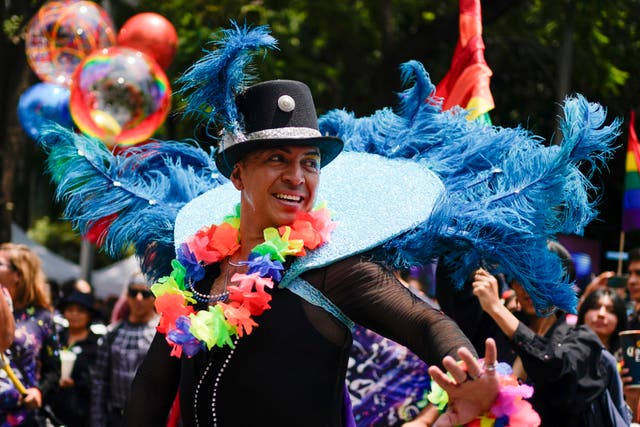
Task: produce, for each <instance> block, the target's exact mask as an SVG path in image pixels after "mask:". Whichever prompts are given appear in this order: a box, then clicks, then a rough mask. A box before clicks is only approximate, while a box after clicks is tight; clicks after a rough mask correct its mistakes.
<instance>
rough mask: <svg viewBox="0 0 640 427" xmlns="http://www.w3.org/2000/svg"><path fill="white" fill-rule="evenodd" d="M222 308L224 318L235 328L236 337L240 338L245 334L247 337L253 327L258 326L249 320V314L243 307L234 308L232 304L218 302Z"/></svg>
mask: <svg viewBox="0 0 640 427" xmlns="http://www.w3.org/2000/svg"><path fill="white" fill-rule="evenodd" d="M218 305H220V307H222V311H223V313H224V317H225V318H226V319H227V321H228V322H229V323H231V324H232V325H233V326H235V327H236V330H237V332H238V336H239V337H242V336H243V335H244V334H245V333H246V334H247V335H249V334H250V333H251V331H253V328H254V326H258V324H257V323H256V322H254V321H253V319H252V318H251V312H250V311H249V310H248V309H247V308H246V307H244V306H240V307H234V305H232V304H225V303H223V302H219V303H218Z"/></svg>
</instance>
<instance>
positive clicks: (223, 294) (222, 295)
mask: <svg viewBox="0 0 640 427" xmlns="http://www.w3.org/2000/svg"><path fill="white" fill-rule="evenodd" d="M186 286H187V289H189V292H191V293H192V294H193V297H194V298H195V299H196V300H198V301H200V302H214V301H222V300H224V299H226V298H227V297H228V296H229V291H227V290H225V291H223V292H220V293H219V294H214V295H207V294H203V293H201V292H198V291H196V289H195V288H194V287H193V285H192V284H191V280H189V281H188V282H187V284H186Z"/></svg>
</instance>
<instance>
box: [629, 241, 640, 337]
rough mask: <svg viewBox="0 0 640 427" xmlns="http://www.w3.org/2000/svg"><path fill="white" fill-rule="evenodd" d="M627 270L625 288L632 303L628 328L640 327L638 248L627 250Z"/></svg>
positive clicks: (639, 261) (639, 264)
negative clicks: (627, 275)
mask: <svg viewBox="0 0 640 427" xmlns="http://www.w3.org/2000/svg"><path fill="white" fill-rule="evenodd" d="M627 272H628V273H629V277H628V279H627V290H628V291H629V299H630V300H631V303H632V304H633V310H632V312H631V314H630V315H629V329H640V248H634V249H632V250H630V251H629V264H628V266H627Z"/></svg>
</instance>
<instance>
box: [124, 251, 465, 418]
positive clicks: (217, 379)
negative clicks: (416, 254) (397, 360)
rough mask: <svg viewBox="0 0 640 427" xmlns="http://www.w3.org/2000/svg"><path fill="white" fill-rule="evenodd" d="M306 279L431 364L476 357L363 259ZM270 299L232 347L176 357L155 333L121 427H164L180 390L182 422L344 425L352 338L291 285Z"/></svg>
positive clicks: (443, 319) (440, 319)
mask: <svg viewBox="0 0 640 427" xmlns="http://www.w3.org/2000/svg"><path fill="white" fill-rule="evenodd" d="M218 274H219V268H218V267H217V266H216V267H215V268H212V269H210V270H209V272H208V275H207V277H206V278H205V279H204V280H203V281H202V283H201V284H200V286H204V287H205V288H206V286H207V284H208V286H209V287H210V285H211V283H212V281H213V279H214V278H215V277H216V276H217V275H218ZM302 277H303V278H304V279H305V280H307V281H308V282H309V283H311V284H312V285H313V286H314V287H316V288H317V289H319V290H320V291H321V292H323V293H324V294H325V295H326V296H327V297H328V298H329V299H330V300H331V301H333V303H334V304H336V305H337V306H338V307H339V308H340V309H341V310H342V311H343V312H344V313H345V314H346V315H347V316H348V317H350V318H351V319H352V320H353V321H355V322H356V323H359V324H361V325H363V326H365V327H367V328H369V329H372V330H374V331H375V332H378V333H380V334H382V335H384V336H386V337H388V338H390V339H392V340H395V341H397V342H399V343H401V344H404V345H406V346H407V347H409V349H411V350H412V351H413V352H414V353H415V354H417V355H418V356H419V357H421V358H422V359H423V360H424V361H425V362H427V363H428V364H438V363H440V361H441V360H442V357H444V356H445V355H454V354H455V351H456V349H458V348H459V347H461V346H465V347H467V348H469V349H470V350H471V351H472V352H474V350H473V347H472V346H471V344H470V343H469V341H468V340H467V339H466V337H465V336H464V335H463V334H462V332H461V331H460V329H459V328H458V326H457V325H456V324H455V322H453V321H452V320H451V319H450V318H448V317H447V316H445V315H444V314H442V312H440V311H438V310H436V309H434V308H432V307H431V306H429V305H428V304H427V303H425V302H423V301H422V300H420V299H419V298H417V297H416V296H415V295H414V294H412V293H411V292H410V291H409V290H407V289H406V288H405V287H404V286H402V284H400V283H399V282H398V281H397V280H396V279H395V278H394V277H393V275H392V274H391V273H390V272H388V271H386V270H385V269H383V268H382V267H381V266H379V265H378V264H375V263H372V262H369V261H367V260H366V259H365V258H363V257H362V256H354V257H351V258H348V259H345V260H342V261H339V262H336V263H335V264H333V265H330V266H328V267H325V268H322V269H317V270H312V271H309V272H307V273H305V274H303V276H302ZM272 295H273V300H272V301H271V307H272V308H271V309H270V310H267V311H266V312H264V314H262V315H261V316H259V317H257V318H256V319H255V320H256V322H257V323H258V324H259V327H258V328H256V329H255V330H254V331H253V333H252V334H251V335H248V336H245V337H243V338H241V339H240V340H239V342H238V345H237V346H236V348H235V349H234V350H233V351H231V350H230V349H229V348H224V349H219V348H214V349H213V350H212V351H201V352H200V353H198V354H197V355H196V356H195V357H193V358H190V359H189V358H186V357H185V356H183V357H182V359H177V358H173V357H171V356H169V352H170V348H169V346H168V345H167V343H166V342H165V340H164V336H162V335H160V334H158V335H157V336H156V338H155V340H154V342H153V344H152V345H151V348H150V350H149V353H148V355H147V358H146V360H145V361H144V363H143V364H142V366H141V367H140V369H139V371H138V374H137V376H136V379H135V381H134V383H133V386H132V387H133V390H132V393H131V395H132V397H131V399H130V402H129V405H128V407H127V410H126V413H125V425H127V426H156V425H157V426H160V425H163V423H164V421H165V419H166V416H167V413H168V410H169V408H170V406H171V404H172V401H173V399H174V396H175V392H176V390H178V389H179V391H180V403H181V413H182V417H183V422H184V425H185V426H213V425H218V426H256V425H268V426H276V425H277V426H300V425H305V426H311V427H313V426H342V425H343V419H344V416H343V400H344V380H345V372H346V368H347V360H348V353H349V348H350V346H351V334H350V332H349V331H348V329H347V328H346V327H345V326H344V325H343V324H342V323H340V322H339V321H337V320H336V319H335V318H334V317H332V316H331V315H330V314H328V313H327V312H326V311H324V310H323V309H322V308H319V307H316V306H313V305H311V304H309V303H307V302H306V301H304V300H303V299H301V298H300V297H298V296H297V295H295V294H293V293H292V292H290V291H288V290H286V289H275V290H274V291H273V292H272ZM474 354H475V352H474Z"/></svg>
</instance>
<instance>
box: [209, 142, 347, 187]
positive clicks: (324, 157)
mask: <svg viewBox="0 0 640 427" xmlns="http://www.w3.org/2000/svg"><path fill="white" fill-rule="evenodd" d="M288 145H294V146H310V147H317V148H318V149H319V150H320V167H321V168H322V167H324V166H326V165H328V164H329V163H331V161H332V160H333V159H335V158H336V157H337V156H338V154H340V152H342V148H343V147H344V142H342V140H341V139H340V138H336V137H334V136H320V137H317V138H300V139H297V138H296V139H292V138H283V139H256V140H252V141H248V142H244V143H241V144H236V145H233V146H231V147H229V148H227V149H226V150H224V151H223V152H222V153H219V154H217V155H216V167H217V168H218V171H219V172H220V173H221V174H222V175H224V176H226V177H227V178H230V177H231V172H233V168H234V167H235V165H236V163H238V161H240V160H241V159H242V158H243V157H244V156H246V155H247V154H248V153H251V152H252V151H257V150H263V149H267V148H277V147H285V146H288Z"/></svg>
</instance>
